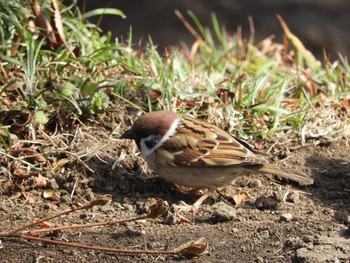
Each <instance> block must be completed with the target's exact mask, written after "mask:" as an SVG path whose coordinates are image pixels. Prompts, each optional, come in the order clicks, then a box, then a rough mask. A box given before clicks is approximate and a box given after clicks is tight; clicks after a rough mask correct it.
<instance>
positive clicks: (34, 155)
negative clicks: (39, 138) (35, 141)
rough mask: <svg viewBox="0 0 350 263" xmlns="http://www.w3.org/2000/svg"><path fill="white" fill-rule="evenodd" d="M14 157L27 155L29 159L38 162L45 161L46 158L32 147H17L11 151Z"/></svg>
mask: <svg viewBox="0 0 350 263" xmlns="http://www.w3.org/2000/svg"><path fill="white" fill-rule="evenodd" d="M10 155H12V156H13V157H25V159H26V160H27V161H34V162H37V163H45V162H46V158H45V157H44V156H42V155H41V154H40V153H38V152H37V151H36V149H32V148H15V149H12V150H11V151H10Z"/></svg>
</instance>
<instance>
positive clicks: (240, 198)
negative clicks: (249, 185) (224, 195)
mask: <svg viewBox="0 0 350 263" xmlns="http://www.w3.org/2000/svg"><path fill="white" fill-rule="evenodd" d="M232 199H233V201H235V204H236V205H238V206H239V205H242V204H243V203H244V202H245V200H246V195H245V194H235V195H233V196H232Z"/></svg>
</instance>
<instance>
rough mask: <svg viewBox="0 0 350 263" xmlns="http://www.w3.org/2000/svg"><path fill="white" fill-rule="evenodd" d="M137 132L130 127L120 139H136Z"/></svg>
mask: <svg viewBox="0 0 350 263" xmlns="http://www.w3.org/2000/svg"><path fill="white" fill-rule="evenodd" d="M135 138H136V137H135V133H134V132H133V131H132V130H131V129H130V130H127V131H126V132H124V133H123V135H122V136H121V137H120V139H132V140H133V139H135Z"/></svg>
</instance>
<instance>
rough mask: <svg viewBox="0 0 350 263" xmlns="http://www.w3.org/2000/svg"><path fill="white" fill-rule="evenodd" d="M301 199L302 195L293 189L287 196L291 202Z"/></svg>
mask: <svg viewBox="0 0 350 263" xmlns="http://www.w3.org/2000/svg"><path fill="white" fill-rule="evenodd" d="M299 200H300V195H299V193H298V192H296V191H293V192H291V193H290V194H289V195H288V196H287V202H290V203H294V204H296V203H298V202H299Z"/></svg>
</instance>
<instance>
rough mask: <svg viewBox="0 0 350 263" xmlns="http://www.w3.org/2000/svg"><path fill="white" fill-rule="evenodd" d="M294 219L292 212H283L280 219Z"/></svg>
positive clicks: (285, 220)
mask: <svg viewBox="0 0 350 263" xmlns="http://www.w3.org/2000/svg"><path fill="white" fill-rule="evenodd" d="M292 219H293V215H292V214H289V213H287V214H282V215H281V216H280V221H281V222H289V221H291V220H292Z"/></svg>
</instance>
